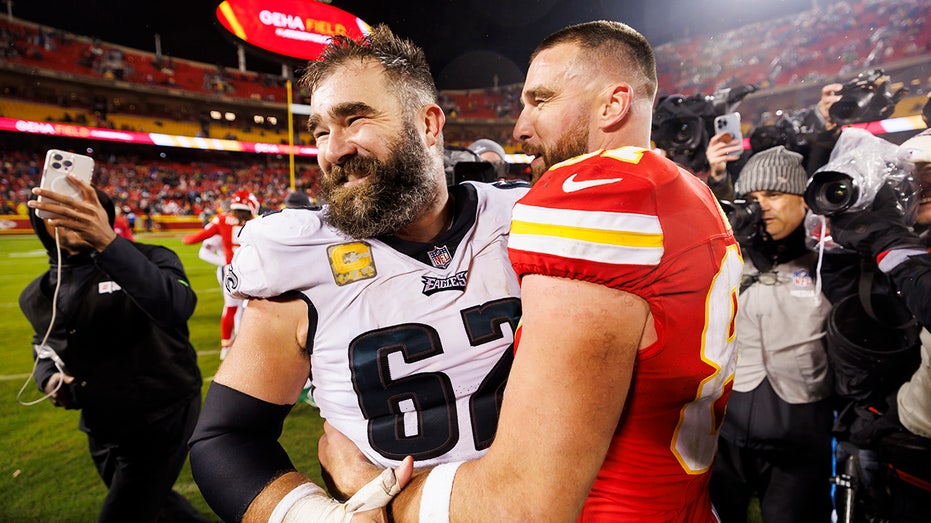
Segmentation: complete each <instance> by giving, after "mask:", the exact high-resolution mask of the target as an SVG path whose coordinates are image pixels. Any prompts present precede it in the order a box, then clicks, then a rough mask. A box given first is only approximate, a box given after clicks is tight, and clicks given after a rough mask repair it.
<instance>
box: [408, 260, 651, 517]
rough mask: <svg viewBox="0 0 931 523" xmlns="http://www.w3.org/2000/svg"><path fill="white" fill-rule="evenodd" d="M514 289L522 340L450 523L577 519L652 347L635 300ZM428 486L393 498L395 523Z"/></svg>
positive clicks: (567, 287) (545, 286)
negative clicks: (491, 428)
mask: <svg viewBox="0 0 931 523" xmlns="http://www.w3.org/2000/svg"><path fill="white" fill-rule="evenodd" d="M521 288H522V295H523V297H522V302H523V317H522V320H521V321H522V332H521V334H520V336H521V338H520V344H519V348H518V350H517V354H516V357H515V360H514V365H513V367H512V369H511V374H510V377H509V379H508V385H507V390H506V392H505V395H504V403H503V406H502V411H501V418H500V421H499V423H498V432H497V434H496V436H495V440H494V442H493V443H492V445H491V447H490V449H489V451H488V453H487V454H486V455H485V456H484V457H482V458H481V459H479V460H476V461H471V462H467V463H465V464H464V465H462V467H460V469H459V471H458V473H457V474H456V477H455V482H454V483H453V492H452V498H451V501H450V519H451V520H452V521H457V522H459V521H569V520H573V519H574V518H576V517H577V515H578V513H579V511H580V510H581V507H582V504H583V503H584V501H585V498H586V496H587V495H588V492H589V490H590V488H591V485H592V483H593V482H594V480H595V477H596V475H597V473H598V470H599V469H600V467H601V464H602V462H603V461H604V458H605V455H606V454H607V451H608V447H609V445H610V442H611V438H612V436H613V435H614V432H615V429H616V428H617V425H618V420H619V419H620V416H621V412H622V410H623V407H624V403H625V401H626V398H627V392H628V388H629V387H630V382H631V375H632V372H633V367H634V360H635V357H636V354H637V349H638V348H639V347H640V346H642V345H643V344H644V343H647V342H648V341H650V340H644V339H643V338H644V327H645V325H647V324H648V322H649V321H650V316H649V308H648V305H647V303H646V302H645V301H643V300H642V299H640V298H639V297H636V296H634V295H632V294H628V293H624V292H620V291H617V290H613V289H609V288H607V287H604V286H601V285H595V284H591V283H586V282H580V281H576V280H567V279H562V278H554V277H548V276H538V275H530V276H527V277H525V278H524V280H523V283H522V287H521ZM649 325H651V328H650V329H649V331H648V332H649V334H648V337H649V338H650V339H652V337H653V336H655V334H654V331H653V330H652V324H651V323H650V324H649ZM544 427H545V429H544ZM425 478H426V476H425V475H424V476H418V477H417V478H415V479H414V480H413V481H412V483H411V485H409V486H408V487H407V488H406V489H405V490H403V491H402V492H401V494H400V495H399V496H398V498H396V500H395V502H394V504H393V506H394V515H395V519H396V520H397V521H417V520H418V510H419V503H420V494H421V489H422V487H423V481H424V479H425Z"/></svg>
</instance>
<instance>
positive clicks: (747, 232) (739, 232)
mask: <svg viewBox="0 0 931 523" xmlns="http://www.w3.org/2000/svg"><path fill="white" fill-rule="evenodd" d="M719 203H720V204H721V209H723V210H724V215H725V216H726V217H727V221H728V223H730V224H731V229H732V230H733V231H734V238H736V239H737V242H738V243H747V242H749V241H750V240H752V239H753V238H755V237H756V235H757V234H758V233H759V231H760V229H761V227H762V224H763V210H762V208H760V202H757V201H749V202H748V201H747V200H734V201H733V202H729V201H727V200H721V201H720V202H719Z"/></svg>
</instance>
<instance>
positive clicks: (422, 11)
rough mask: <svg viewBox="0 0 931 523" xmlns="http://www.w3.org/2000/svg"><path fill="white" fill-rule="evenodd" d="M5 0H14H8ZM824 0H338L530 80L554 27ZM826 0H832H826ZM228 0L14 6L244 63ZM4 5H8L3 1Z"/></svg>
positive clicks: (450, 54)
mask: <svg viewBox="0 0 931 523" xmlns="http://www.w3.org/2000/svg"><path fill="white" fill-rule="evenodd" d="M0 1H4V2H5V0H0ZM816 1H817V0H756V1H753V2H750V1H747V0H414V1H411V0H400V1H387V0H333V1H332V2H331V4H332V5H334V6H335V7H338V8H340V9H343V10H345V11H349V12H350V13H353V14H355V15H357V16H359V17H360V18H362V19H363V20H365V21H366V22H367V23H369V24H370V25H376V24H379V23H386V24H388V25H389V26H390V27H391V28H392V29H393V30H394V31H395V32H397V33H399V34H401V35H402V36H405V37H408V38H411V39H412V40H414V41H415V42H416V43H417V44H419V45H420V46H422V47H423V48H424V50H425V52H426V54H427V58H428V60H429V61H430V63H431V66H432V68H433V73H434V76H435V77H436V80H437V84H438V85H439V87H440V88H441V89H464V88H474V87H487V86H490V85H492V81H493V80H492V79H493V77H494V76H495V75H497V76H498V80H499V82H500V83H502V84H507V83H515V82H520V81H522V80H523V75H524V73H525V72H526V64H527V57H528V56H529V54H530V51H531V50H532V49H533V47H534V46H535V45H536V44H537V43H538V42H539V41H540V40H541V39H542V38H543V37H545V36H546V35H548V34H549V33H551V32H553V31H554V30H556V29H558V28H560V27H563V26H565V25H568V24H571V23H576V22H583V21H587V20H595V19H600V18H607V19H615V20H620V21H623V22H626V23H628V24H630V25H631V26H633V27H634V28H636V29H638V30H639V31H641V32H642V33H643V34H644V35H646V37H647V38H648V39H649V40H650V42H651V43H653V44H654V45H659V44H662V43H665V42H668V41H672V40H675V39H677V38H681V37H687V36H694V35H696V34H700V33H702V32H714V31H721V30H725V29H731V28H734V27H737V26H739V25H742V24H746V23H750V22H754V21H759V20H765V19H772V18H777V17H781V16H785V15H788V14H793V13H797V12H799V11H802V10H804V9H808V8H811V6H812V4H813V3H814V2H816ZM822 1H823V0H822ZM218 3H219V0H132V1H128V0H52V1H47V0H46V1H43V0H19V1H15V2H14V3H13V15H14V16H16V17H18V18H22V19H24V20H27V21H30V22H34V23H39V24H45V25H49V26H52V27H57V28H59V29H64V30H66V31H70V32H73V33H77V34H81V35H86V36H96V37H99V38H100V39H101V40H103V41H107V42H112V43H115V44H120V45H125V46H128V47H132V48H136V49H141V50H143V51H149V52H154V51H155V35H156V34H158V35H159V37H160V41H161V49H162V53H163V54H166V55H169V56H173V57H177V58H186V59H190V60H196V61H200V62H206V63H210V64H217V65H223V66H226V67H232V68H235V67H237V65H238V59H237V53H236V47H235V45H234V44H233V43H232V42H231V41H230V40H229V39H228V38H227V36H226V33H225V31H223V30H222V29H221V28H220V27H219V25H218V24H216V23H215V21H214V20H215V18H214V9H215V7H216V5H217V4H218ZM3 8H4V9H5V8H6V6H5V5H4V6H3ZM246 68H247V69H249V70H251V71H262V72H267V73H274V74H278V73H280V72H281V63H280V62H276V61H273V60H268V59H265V58H264V57H261V56H258V55H253V54H247V56H246Z"/></svg>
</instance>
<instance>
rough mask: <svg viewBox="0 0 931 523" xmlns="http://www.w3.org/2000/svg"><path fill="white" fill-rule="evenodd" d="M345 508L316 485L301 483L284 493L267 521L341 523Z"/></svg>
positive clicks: (281, 522) (277, 522)
mask: <svg viewBox="0 0 931 523" xmlns="http://www.w3.org/2000/svg"><path fill="white" fill-rule="evenodd" d="M346 515H347V514H346V508H345V507H344V506H343V505H342V504H341V503H340V502H338V501H336V500H334V499H332V498H330V496H328V495H327V494H326V492H324V491H323V489H321V488H320V487H318V486H317V485H314V484H313V483H303V484H301V485H298V486H297V487H294V489H293V490H291V492H288V493H287V494H285V497H283V498H281V501H279V502H278V504H277V505H276V506H275V510H273V511H272V514H271V516H269V517H268V523H294V522H303V523H341V522H342V521H343V520H344V519H349V518H346Z"/></svg>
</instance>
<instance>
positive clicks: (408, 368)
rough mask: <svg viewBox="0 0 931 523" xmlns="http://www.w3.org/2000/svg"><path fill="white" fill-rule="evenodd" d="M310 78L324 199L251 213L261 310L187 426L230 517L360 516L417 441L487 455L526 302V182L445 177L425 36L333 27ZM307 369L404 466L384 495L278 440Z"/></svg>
mask: <svg viewBox="0 0 931 523" xmlns="http://www.w3.org/2000/svg"><path fill="white" fill-rule="evenodd" d="M301 83H302V86H304V87H306V88H307V89H308V90H309V92H310V94H311V103H310V105H311V115H310V118H309V129H310V131H311V132H312V134H313V136H314V138H315V139H316V143H317V147H318V148H319V156H318V161H319V163H320V168H321V170H322V171H323V180H322V187H323V190H324V194H323V196H324V200H325V201H327V202H328V203H327V205H326V206H325V207H324V208H323V209H320V210H313V209H307V208H301V209H284V210H282V211H280V212H276V213H271V214H267V215H265V216H263V217H262V218H259V219H256V220H252V221H250V222H249V223H248V224H247V226H246V227H244V228H243V230H242V233H241V235H240V238H239V240H240V244H241V247H240V248H239V250H238V251H237V253H236V255H235V257H234V259H233V261H232V264H231V265H230V270H229V273H228V277H227V280H226V288H227V290H228V291H229V292H230V293H231V294H232V295H234V296H241V297H243V298H248V299H249V300H250V302H249V307H248V309H247V310H246V312H245V314H244V316H243V318H242V323H241V327H240V331H239V334H238V335H237V337H236V340H235V343H234V345H235V350H232V351H231V352H230V355H229V356H228V357H227V358H226V359H225V360H224V362H223V364H222V366H221V367H220V369H219V371H218V372H217V375H216V377H215V379H214V381H213V384H212V385H211V386H210V389H209V391H208V393H207V398H206V400H205V404H204V409H203V414H202V416H201V418H200V421H199V423H198V427H197V429H196V431H195V434H194V436H193V438H192V439H191V466H192V471H193V474H194V478H195V480H196V482H197V484H198V486H199V487H200V489H201V491H202V492H203V494H204V497H205V499H206V500H207V502H208V503H209V504H210V506H211V508H213V510H214V511H215V512H216V513H217V514H218V515H219V516H220V517H222V518H223V519H224V520H225V521H239V520H246V521H253V520H255V521H258V520H261V521H297V520H300V519H302V518H303V517H306V516H307V515H308V514H314V515H315V517H317V516H318V515H320V514H327V515H328V516H323V518H322V519H314V520H313V521H331V520H332V521H348V519H349V518H350V517H351V516H352V515H353V513H354V512H355V511H356V510H359V509H362V510H364V509H368V508H374V507H377V506H380V505H383V504H384V503H386V502H387V499H386V496H390V495H392V494H393V493H396V492H397V490H398V488H399V487H400V486H401V485H403V484H404V483H406V481H407V479H408V478H409V477H410V474H411V467H410V464H411V462H410V460H409V459H406V456H412V457H413V458H414V460H415V462H416V464H417V466H430V465H436V464H440V463H444V462H449V461H461V460H467V459H473V458H475V457H478V456H480V455H482V454H483V453H484V451H485V449H487V447H488V446H489V445H490V444H491V440H492V438H493V436H494V434H495V430H496V427H497V419H498V412H499V408H500V404H501V399H502V395H503V389H504V383H505V379H506V377H507V373H508V371H509V369H510V365H511V361H512V358H513V355H512V345H513V340H514V329H515V328H516V326H517V323H518V321H519V317H520V313H521V307H520V301H519V284H518V281H517V278H516V276H515V273H514V271H513V269H512V268H511V266H510V263H509V262H508V257H507V238H508V232H509V227H510V217H511V208H512V207H513V205H514V203H515V202H516V201H517V200H518V199H519V198H520V197H521V196H523V195H524V194H525V193H526V192H527V188H528V187H527V185H526V184H523V183H521V182H518V183H517V184H515V183H510V184H495V185H489V184H482V183H473V182H464V183H463V184H460V185H457V186H452V187H447V186H446V178H445V173H444V168H443V154H442V153H443V134H442V129H443V125H444V122H445V116H444V114H443V111H442V109H440V107H439V106H438V105H437V103H436V101H437V93H436V87H435V85H434V83H433V79H432V76H431V74H430V70H429V67H428V66H427V63H426V60H425V57H424V54H423V51H422V50H420V49H419V48H417V47H416V46H414V45H413V44H411V43H410V42H408V41H406V40H402V39H399V38H398V37H397V36H395V35H394V34H392V33H391V31H390V30H389V29H387V28H386V27H384V26H379V27H376V28H374V30H373V31H372V33H371V34H370V35H368V36H367V37H365V38H364V39H362V40H358V41H356V40H352V39H350V38H347V37H335V38H334V39H333V41H332V43H331V44H330V45H329V46H328V47H327V49H326V51H325V52H324V54H323V55H322V56H321V58H320V59H319V60H317V61H314V62H311V63H310V64H309V66H308V68H307V70H306V72H305V74H304V76H303V78H302V79H301ZM308 377H310V379H311V380H312V383H313V387H314V393H313V397H314V401H315V402H316V403H317V405H318V406H319V408H320V414H321V416H323V417H324V418H326V420H327V423H329V424H330V425H332V426H333V427H334V428H336V429H337V430H339V431H340V432H342V433H343V434H346V435H347V436H348V437H349V438H351V439H352V440H353V441H354V442H355V444H356V445H357V446H358V447H359V448H360V449H361V450H362V452H363V453H364V454H365V455H366V457H367V458H368V459H369V460H370V461H371V462H372V463H373V464H375V465H377V466H379V467H398V469H397V475H396V476H394V475H392V474H391V473H390V471H389V472H388V473H387V474H386V475H383V476H382V477H383V478H384V484H382V483H381V482H380V481H378V480H377V481H376V482H374V487H373V488H374V492H375V496H373V497H367V495H368V494H369V493H371V492H372V490H373V489H368V490H367V489H366V488H363V489H362V491H361V492H360V493H358V494H356V495H355V496H354V497H353V498H352V499H350V500H349V501H348V502H347V503H346V504H339V503H338V502H336V501H333V500H331V499H330V498H329V497H328V496H327V495H326V494H325V493H324V492H323V490H322V489H320V488H319V487H317V486H316V485H313V484H312V483H311V482H310V481H309V479H308V478H307V477H306V476H304V475H303V474H301V473H299V472H298V471H297V470H295V467H294V466H293V465H292V464H291V462H290V460H289V459H288V456H287V454H286V452H285V451H284V449H283V448H282V447H281V445H280V444H279V443H278V437H279V436H280V434H281V428H282V424H283V422H284V419H285V417H286V416H287V414H288V411H289V410H290V408H291V407H292V406H293V404H294V403H295V402H296V401H297V400H298V397H299V395H300V393H301V390H302V389H303V388H304V385H305V382H306V380H307V379H308ZM308 443H310V442H308ZM230 478H235V479H233V480H232V481H230ZM352 490H353V491H355V489H352ZM327 517H332V519H326V518H327Z"/></svg>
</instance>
